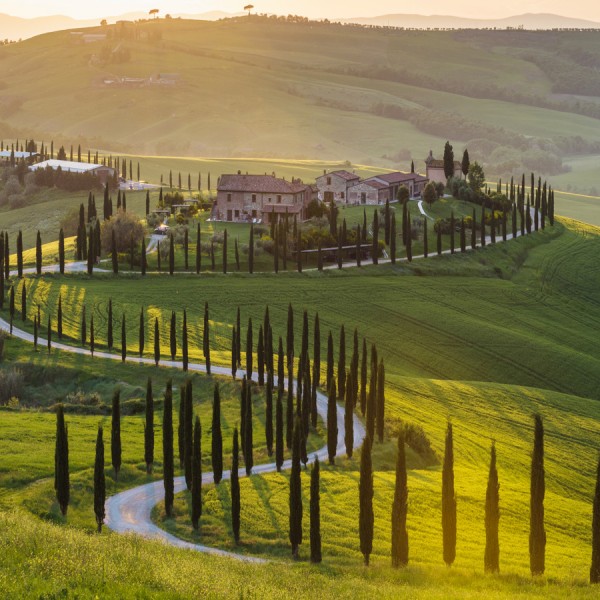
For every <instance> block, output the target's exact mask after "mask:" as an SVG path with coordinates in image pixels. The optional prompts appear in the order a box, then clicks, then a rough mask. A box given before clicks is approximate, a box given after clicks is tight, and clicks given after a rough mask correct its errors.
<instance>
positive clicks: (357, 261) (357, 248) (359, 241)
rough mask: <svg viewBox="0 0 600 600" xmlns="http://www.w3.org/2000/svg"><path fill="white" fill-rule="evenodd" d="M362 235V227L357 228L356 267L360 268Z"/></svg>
mask: <svg viewBox="0 0 600 600" xmlns="http://www.w3.org/2000/svg"><path fill="white" fill-rule="evenodd" d="M360 244H361V233H360V225H357V226H356V266H357V267H360V253H361V251H362V250H361V245H360Z"/></svg>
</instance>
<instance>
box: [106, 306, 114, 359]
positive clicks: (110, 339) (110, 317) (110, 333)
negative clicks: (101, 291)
mask: <svg viewBox="0 0 600 600" xmlns="http://www.w3.org/2000/svg"><path fill="white" fill-rule="evenodd" d="M106 320H107V334H106V344H107V346H108V349H109V350H112V348H113V341H114V340H113V308H112V298H109V299H108V315H107V318H106Z"/></svg>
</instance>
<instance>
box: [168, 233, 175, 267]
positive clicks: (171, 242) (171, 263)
mask: <svg viewBox="0 0 600 600" xmlns="http://www.w3.org/2000/svg"><path fill="white" fill-rule="evenodd" d="M174 272H175V240H174V239H173V234H170V235H169V275H173V273H174Z"/></svg>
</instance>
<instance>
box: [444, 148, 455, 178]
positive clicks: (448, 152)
mask: <svg viewBox="0 0 600 600" xmlns="http://www.w3.org/2000/svg"><path fill="white" fill-rule="evenodd" d="M444 175H445V176H446V179H449V178H450V177H453V176H454V150H453V149H452V146H451V144H450V142H446V144H445V146H444Z"/></svg>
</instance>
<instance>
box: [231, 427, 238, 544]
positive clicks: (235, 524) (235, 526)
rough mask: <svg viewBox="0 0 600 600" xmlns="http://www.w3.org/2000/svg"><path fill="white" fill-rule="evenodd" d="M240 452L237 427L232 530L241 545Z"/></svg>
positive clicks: (234, 450) (234, 435)
mask: <svg viewBox="0 0 600 600" xmlns="http://www.w3.org/2000/svg"><path fill="white" fill-rule="evenodd" d="M239 455H240V451H239V443H238V430H237V427H236V428H235V429H234V430H233V456H232V461H231V528H232V530H233V538H234V540H235V543H236V544H239V543H240V480H239V469H240V464H239V463H240V456H239Z"/></svg>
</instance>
